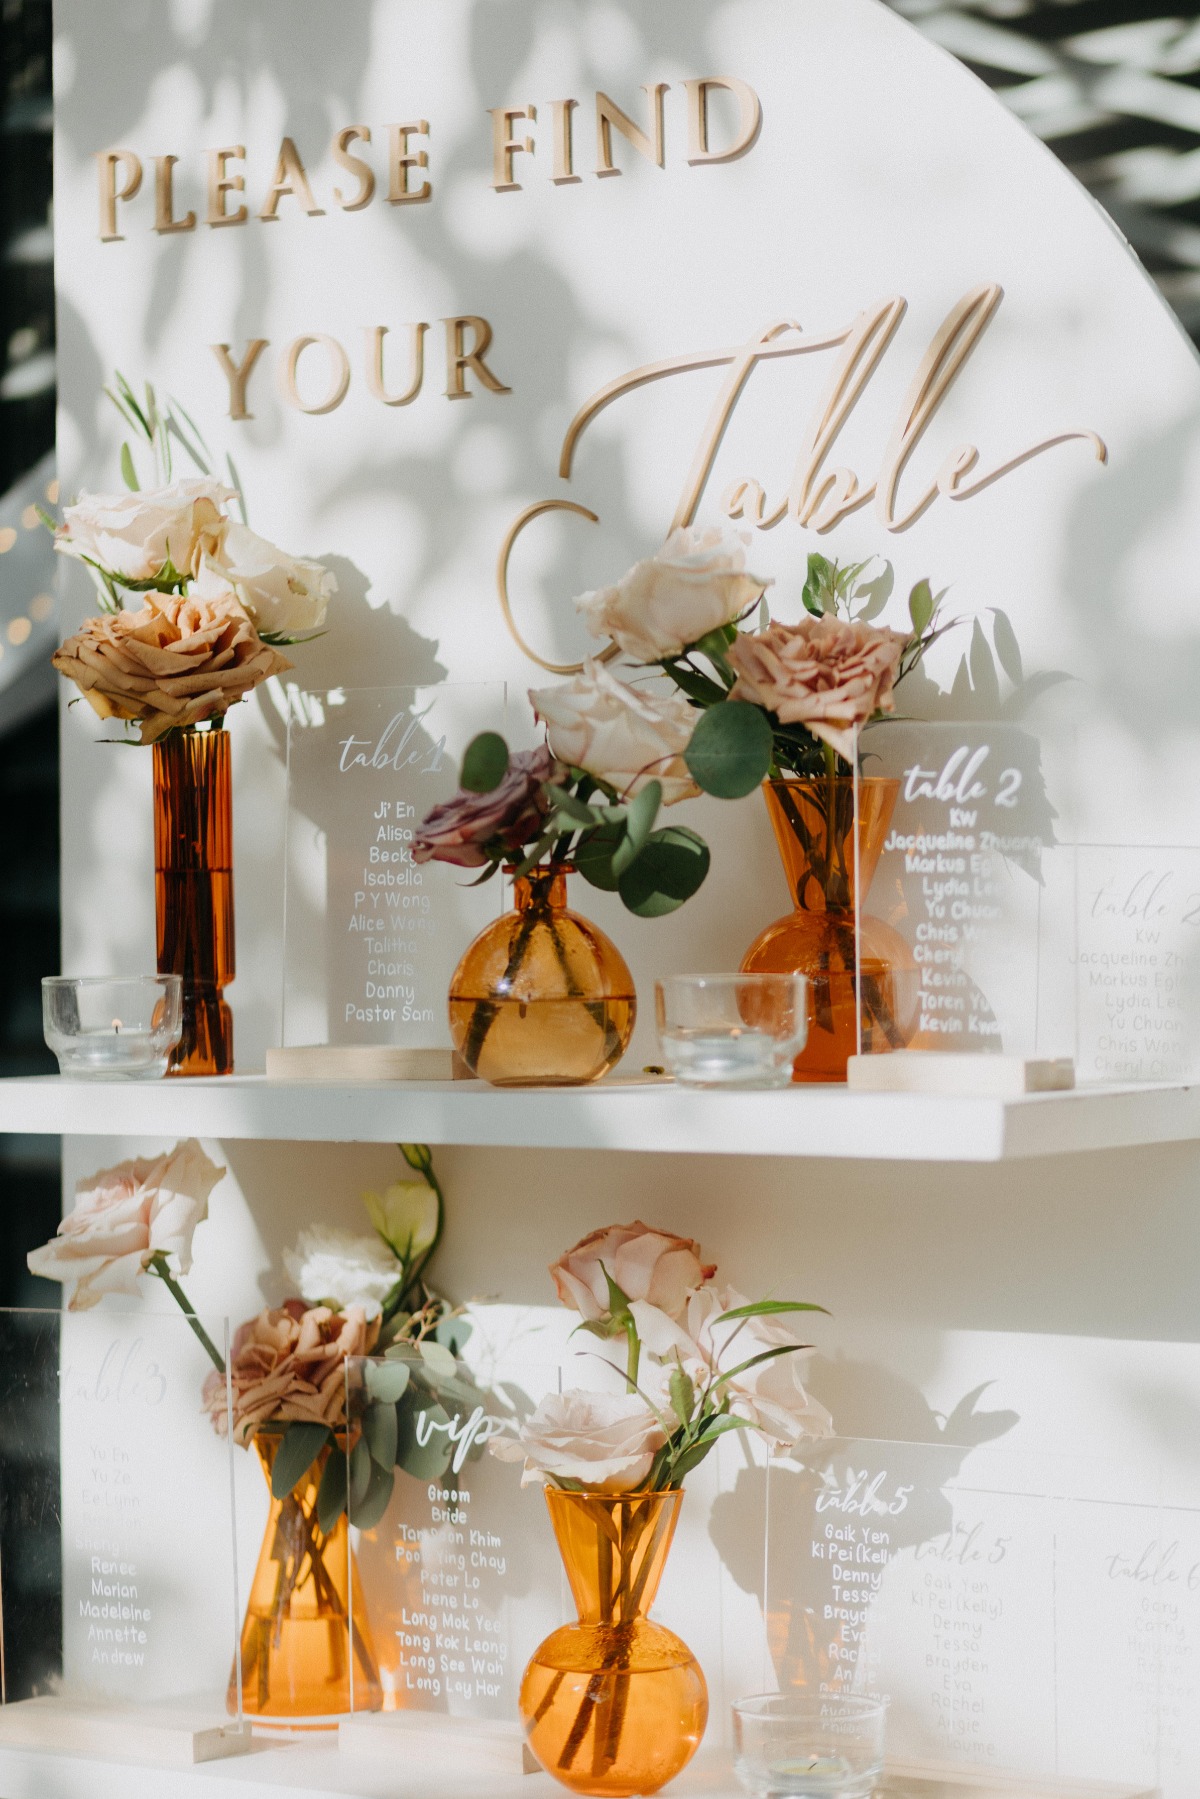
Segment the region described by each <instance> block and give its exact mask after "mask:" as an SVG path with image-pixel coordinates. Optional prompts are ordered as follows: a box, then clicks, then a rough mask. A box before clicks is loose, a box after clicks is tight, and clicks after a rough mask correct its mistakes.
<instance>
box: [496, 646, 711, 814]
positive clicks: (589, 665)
mask: <svg viewBox="0 0 1200 1799" xmlns="http://www.w3.org/2000/svg"><path fill="white" fill-rule="evenodd" d="M529 698H530V702H531V703H532V705H533V709H534V711H535V712H536V713H537V715H538V717H539V718H540V719H542V720H543V722H544V723H545V726H546V736H547V740H548V742H549V744H550V749H551V751H552V752H553V754H554V755H555V756H557V758H558V760H559V761H560V762H569V763H570V764H571V765H572V766H573V767H574V768H582V769H585V770H586V771H587V773H588V774H590V775H595V776H596V777H597V778H598V779H599V780H602V781H607V782H608V783H609V785H610V786H612V787H614V788H615V789H616V790H617V792H618V793H619V794H621V795H622V797H623V798H632V796H633V795H634V794H635V793H640V792H641V790H642V788H643V787H644V786H645V785H646V783H647V781H651V780H654V781H661V782H662V789H663V802H664V804H666V805H668V806H672V805H674V804H675V802H676V801H677V800H686V799H690V798H691V797H692V795H693V794H696V793H698V792H699V791H700V790H699V788H698V787H697V786H696V783H695V782H694V781H693V780H692V777H691V775H690V774H689V773H688V771H687V765H686V763H685V762H684V760H683V752H684V751H685V750H686V749H687V746H688V744H689V743H690V742H691V740H692V732H693V730H694V729H695V727H696V720H697V719H698V717H699V716H700V715H699V713H698V712H696V711H695V710H694V709H693V707H691V706H690V705H689V704H688V702H687V700H685V699H684V697H683V695H682V694H680V693H672V694H666V695H663V696H661V697H659V696H658V695H652V694H649V693H642V692H640V691H636V690H635V689H634V688H632V687H627V686H626V685H625V683H624V682H623V681H618V680H616V679H615V677H614V676H612V675H610V674H609V672H608V670H607V669H606V668H605V667H604V664H603V663H601V662H586V663H585V664H584V667H583V672H582V673H581V674H578V675H576V676H575V678H574V680H573V681H568V682H566V683H565V685H563V686H562V687H539V688H531V689H530V694H529Z"/></svg>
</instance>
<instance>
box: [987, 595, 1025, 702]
mask: <svg viewBox="0 0 1200 1799" xmlns="http://www.w3.org/2000/svg"><path fill="white" fill-rule="evenodd" d="M992 621H993V622H992V642H993V643H994V644H995V646H996V655H997V656H998V657H999V659H1000V666H1001V668H1002V669H1003V670H1004V672H1005V674H1006V675H1007V676H1008V678H1009V680H1010V681H1011V682H1012V684H1013V686H1014V687H1019V686H1020V685H1021V682H1022V681H1023V680H1024V679H1025V668H1024V665H1023V663H1022V661H1021V646H1020V644H1019V643H1018V642H1017V634H1016V632H1015V631H1014V630H1013V628H1012V620H1011V619H1010V618H1009V616H1008V614H1007V612H1001V610H1000V608H999V606H993V607H992Z"/></svg>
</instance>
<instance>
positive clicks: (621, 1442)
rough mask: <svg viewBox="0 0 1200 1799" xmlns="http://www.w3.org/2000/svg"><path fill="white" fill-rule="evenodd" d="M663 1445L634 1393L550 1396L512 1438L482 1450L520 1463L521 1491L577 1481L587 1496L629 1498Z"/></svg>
mask: <svg viewBox="0 0 1200 1799" xmlns="http://www.w3.org/2000/svg"><path fill="white" fill-rule="evenodd" d="M665 1442H666V1438H665V1437H664V1436H663V1432H662V1426H661V1425H660V1424H659V1422H658V1419H657V1418H656V1417H655V1416H654V1413H653V1412H652V1411H651V1410H650V1408H649V1407H648V1406H647V1404H646V1402H645V1400H643V1399H639V1398H638V1396H637V1394H636V1393H585V1392H582V1391H580V1390H579V1389H577V1388H575V1389H571V1390H570V1391H568V1392H566V1393H550V1394H548V1395H547V1396H546V1398H545V1399H543V1401H542V1403H541V1405H540V1406H539V1407H538V1409H537V1411H536V1412H534V1413H533V1414H532V1416H530V1417H529V1418H527V1419H526V1420H525V1422H524V1424H523V1425H522V1426H521V1429H520V1432H519V1434H518V1436H517V1437H495V1438H493V1440H492V1441H491V1443H490V1444H489V1445H488V1447H489V1449H490V1450H491V1452H492V1454H493V1455H496V1456H499V1458H500V1460H501V1461H510V1462H511V1461H520V1460H521V1459H522V1458H524V1461H525V1475H524V1479H523V1481H522V1485H526V1486H527V1485H529V1483H530V1482H532V1481H538V1480H546V1479H551V1480H577V1481H578V1482H579V1483H580V1485H581V1486H584V1487H586V1488H587V1489H588V1491H589V1492H591V1493H633V1492H636V1491H637V1489H638V1488H639V1487H640V1486H641V1484H642V1482H643V1481H644V1480H645V1479H646V1477H647V1475H648V1474H649V1473H650V1468H651V1464H652V1463H653V1461H654V1458H655V1456H656V1455H657V1453H658V1451H659V1450H660V1449H661V1448H662V1446H663V1444H664V1443H665Z"/></svg>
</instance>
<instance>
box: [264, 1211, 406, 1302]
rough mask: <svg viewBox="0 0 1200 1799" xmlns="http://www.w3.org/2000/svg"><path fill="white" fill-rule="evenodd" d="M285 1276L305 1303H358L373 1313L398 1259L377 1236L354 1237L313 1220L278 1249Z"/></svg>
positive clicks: (392, 1277) (389, 1284)
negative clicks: (286, 1246)
mask: <svg viewBox="0 0 1200 1799" xmlns="http://www.w3.org/2000/svg"><path fill="white" fill-rule="evenodd" d="M283 1265H284V1267H285V1268H286V1269H287V1273H288V1279H289V1280H290V1281H291V1282H292V1283H293V1285H294V1286H295V1290H296V1292H297V1293H298V1294H300V1296H301V1298H303V1299H306V1300H307V1301H308V1303H309V1304H310V1305H316V1304H318V1303H319V1304H322V1305H333V1306H338V1307H339V1308H342V1309H344V1308H345V1307H346V1306H352V1305H359V1306H361V1307H362V1308H363V1311H364V1312H365V1314H366V1316H367V1317H368V1318H378V1316H379V1314H380V1312H381V1311H382V1309H383V1302H384V1300H385V1299H386V1298H387V1296H388V1294H389V1293H390V1292H391V1290H392V1288H393V1287H394V1286H395V1285H396V1282H397V1281H398V1280H399V1278H400V1265H399V1263H398V1262H397V1260H396V1258H395V1256H394V1255H393V1254H392V1252H391V1250H390V1249H388V1248H387V1246H386V1244H383V1243H381V1242H380V1241H379V1238H378V1237H356V1236H354V1235H353V1233H352V1232H350V1231H342V1230H338V1229H337V1227H336V1226H335V1225H330V1224H314V1225H310V1226H309V1228H308V1229H307V1230H304V1231H301V1233H300V1236H299V1238H298V1239H297V1241H296V1243H295V1245H294V1247H293V1248H291V1249H285V1250H284V1252H283Z"/></svg>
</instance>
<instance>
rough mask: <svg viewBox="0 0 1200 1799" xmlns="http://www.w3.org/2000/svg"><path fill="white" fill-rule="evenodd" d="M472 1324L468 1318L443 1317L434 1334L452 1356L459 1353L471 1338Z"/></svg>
mask: <svg viewBox="0 0 1200 1799" xmlns="http://www.w3.org/2000/svg"><path fill="white" fill-rule="evenodd" d="M474 1328H475V1327H474V1325H473V1324H472V1323H471V1320H470V1319H469V1318H443V1319H442V1321H441V1323H440V1324H439V1325H438V1327H437V1330H436V1331H435V1332H434V1336H435V1337H436V1338H437V1340H438V1342H439V1343H444V1344H445V1346H446V1348H447V1349H448V1350H449V1351H450V1354H451V1355H453V1356H458V1355H461V1354H462V1352H463V1350H464V1349H465V1348H466V1346H467V1344H468V1343H469V1342H470V1340H471V1333H472V1331H473V1330H474Z"/></svg>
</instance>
